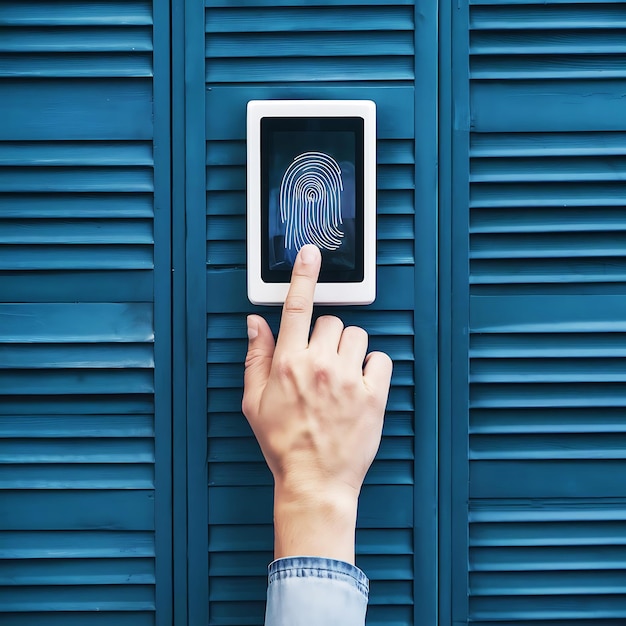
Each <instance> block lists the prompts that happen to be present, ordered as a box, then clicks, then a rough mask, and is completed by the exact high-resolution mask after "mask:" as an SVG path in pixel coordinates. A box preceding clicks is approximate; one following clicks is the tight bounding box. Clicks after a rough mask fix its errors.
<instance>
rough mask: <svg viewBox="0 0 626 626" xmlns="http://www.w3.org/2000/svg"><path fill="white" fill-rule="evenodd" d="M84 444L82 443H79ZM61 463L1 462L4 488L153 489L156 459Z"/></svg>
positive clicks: (1, 478) (1, 477) (1, 486)
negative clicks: (154, 460)
mask: <svg viewBox="0 0 626 626" xmlns="http://www.w3.org/2000/svg"><path fill="white" fill-rule="evenodd" d="M77 445H80V443H77ZM111 461H115V459H114V458H113V459H108V460H107V461H104V462H102V463H71V464H61V463H57V462H54V461H51V462H50V463H39V462H37V459H32V460H31V461H27V462H26V463H14V464H11V463H0V489H33V490H34V489H55V490H56V489H58V490H62V489H82V490H84V489H103V490H108V489H153V488H154V466H153V461H152V460H150V461H146V462H144V463H136V462H134V461H129V462H127V463H115V462H113V463H112V462H111Z"/></svg>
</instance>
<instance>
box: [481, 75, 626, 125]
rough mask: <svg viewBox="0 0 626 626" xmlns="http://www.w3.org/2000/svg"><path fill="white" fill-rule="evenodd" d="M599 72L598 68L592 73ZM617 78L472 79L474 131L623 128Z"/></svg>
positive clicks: (620, 87) (620, 86)
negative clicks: (549, 80) (547, 81)
mask: <svg viewBox="0 0 626 626" xmlns="http://www.w3.org/2000/svg"><path fill="white" fill-rule="evenodd" d="M598 74H600V72H598ZM625 89H626V81H624V80H623V79H614V80H610V79H603V78H601V77H600V76H596V77H595V79H594V80H593V81H592V82H591V83H587V82H586V81H584V80H567V79H564V80H561V81H559V82H558V85H554V86H552V88H548V89H547V88H546V86H545V84H544V83H543V81H531V80H519V81H479V80H477V81H474V83H473V86H472V90H471V107H472V111H473V112H474V113H473V115H472V123H473V128H474V130H475V131H476V132H541V131H548V132H557V131H559V132H570V131H575V132H580V131H613V130H615V131H623V130H624V121H623V108H622V102H621V98H622V96H623V94H624V93H625Z"/></svg>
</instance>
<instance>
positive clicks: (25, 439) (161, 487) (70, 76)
mask: <svg viewBox="0 0 626 626" xmlns="http://www.w3.org/2000/svg"><path fill="white" fill-rule="evenodd" d="M168 67H169V7H168V3H167V2H161V1H160V0H155V2H154V4H152V3H151V2H144V1H143V0H141V1H134V0H127V1H126V0H125V1H124V2H120V1H117V0H105V1H104V2H98V3H89V2H86V3H83V2H74V1H71V0H69V1H60V2H46V1H41V2H40V1H33V2H28V1H27V2H22V1H21V0H19V1H12V0H11V1H4V2H1V3H0V559H1V560H0V623H2V624H3V625H4V626H27V625H33V626H34V625H37V626H42V625H44V624H45V625H47V626H55V625H57V624H58V625H63V626H72V625H76V626H90V625H92V624H93V625H96V624H101V625H107V626H108V625H110V624H118V625H119V626H150V625H153V624H162V625H164V626H165V625H168V626H170V625H171V623H172V620H171V549H170V546H171V510H170V500H171V497H170V487H169V485H170V484H171V479H170V475H171V463H170V437H169V431H170V424H171V411H170V401H169V399H168V398H169V395H170V375H169V370H170V356H169V355H170V340H169V337H170V294H169V275H170V261H169V249H170V232H169V230H170V229H169V212H170V211H169V204H170V200H169V195H170V190H169V187H170V183H169V171H170V169H169V162H170V150H169V137H170V132H169V112H168V111H169V85H168V83H169V69H168ZM157 121H158V122H157ZM157 486H158V489H157Z"/></svg>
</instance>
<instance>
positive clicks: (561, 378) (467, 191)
mask: <svg viewBox="0 0 626 626" xmlns="http://www.w3.org/2000/svg"><path fill="white" fill-rule="evenodd" d="M463 4H464V5H465V6H463V7H458V9H457V10H455V11H454V12H453V13H447V12H445V11H444V14H445V15H444V19H443V20H442V24H443V27H444V29H446V32H449V33H450V36H449V39H448V42H449V44H450V45H449V48H448V49H449V50H451V56H449V57H447V58H446V57H443V58H442V59H441V65H440V67H441V71H442V75H443V76H444V80H443V83H444V84H446V83H448V84H449V85H450V87H449V88H448V89H446V90H445V91H446V93H445V94H442V96H443V97H442V106H444V107H448V108H446V110H447V114H448V118H447V120H446V119H442V127H443V128H445V126H447V125H448V124H449V127H450V129H451V130H450V131H448V132H445V131H444V132H445V135H444V136H445V137H446V138H447V139H448V140H449V141H450V144H449V145H451V146H452V155H453V158H452V160H451V161H450V162H449V164H448V165H445V166H444V167H446V168H447V169H448V172H447V175H448V176H449V178H446V179H445V180H446V181H447V182H448V183H449V184H450V188H451V189H452V194H447V192H446V191H443V194H444V195H443V196H442V203H441V210H442V216H449V218H450V220H451V223H452V226H453V228H452V234H451V237H450V238H449V240H448V243H447V245H448V246H449V248H448V250H449V251H450V254H451V258H452V260H451V263H450V272H449V276H450V278H449V280H450V283H449V284H450V286H451V290H450V294H451V295H450V296H449V297H448V298H449V299H448V298H446V299H447V301H448V302H449V303H450V313H449V314H448V315H449V317H448V318H449V319H451V326H450V328H451V331H450V334H449V337H450V345H451V349H450V351H449V352H448V353H447V354H445V353H442V354H441V355H440V356H441V359H440V363H442V364H444V363H445V360H446V358H447V357H449V358H450V363H451V364H452V365H451V367H449V368H448V373H447V374H445V376H447V377H448V379H449V380H450V381H451V383H450V387H449V390H450V397H451V398H452V402H451V403H448V401H447V400H446V401H445V402H446V404H448V409H447V410H448V411H449V413H448V415H447V416H446V412H445V411H444V410H442V411H441V413H440V416H441V421H442V429H441V435H442V437H443V438H449V440H450V442H451V446H452V447H451V448H450V450H449V452H448V453H447V454H446V463H445V470H444V471H445V473H446V475H447V476H449V477H450V479H451V483H452V485H453V488H452V492H451V498H450V500H449V501H447V502H446V501H445V500H442V501H441V504H442V507H443V508H442V510H441V514H442V517H441V519H442V521H444V520H445V521H444V523H443V525H442V529H443V532H442V535H441V541H442V552H441V554H442V558H443V559H446V560H447V559H449V560H450V562H451V564H452V570H451V571H450V572H449V575H448V576H447V577H444V579H443V581H442V587H441V590H442V592H443V593H442V594H441V612H440V617H441V623H445V624H450V623H453V624H461V623H463V624H465V623H468V622H469V623H473V624H477V625H481V626H486V625H487V624H490V625H494V624H499V625H503V624H507V625H510V624H528V625H530V624H533V625H535V624H536V625H545V624H568V625H572V626H573V625H578V624H587V623H589V624H594V625H598V626H609V625H610V626H615V625H616V624H622V623H626V578H625V572H626V551H625V548H624V545H625V544H626V524H625V522H626V508H625V504H626V500H625V497H626V480H625V478H626V463H625V461H624V458H625V449H626V448H625V446H624V444H625V443H626V439H625V438H624V433H625V428H626V412H625V406H626V396H625V395H624V392H625V387H624V381H625V370H624V363H625V361H624V357H625V356H626V353H625V351H624V346H623V344H622V338H623V337H624V335H623V333H624V330H625V329H626V326H625V320H626V316H625V314H626V290H625V287H626V283H625V280H626V273H625V271H624V270H625V268H626V266H625V264H624V254H625V250H626V247H625V246H624V244H625V243H626V236H625V233H626V221H625V220H626V210H625V206H626V205H625V203H624V199H625V193H624V191H625V186H624V180H625V172H626V169H625V167H624V166H625V164H626V161H625V157H626V143H625V138H626V134H625V131H626V107H625V105H624V94H626V80H625V78H626V70H625V68H626V65H625V60H626V57H625V56H624V54H625V52H626V48H625V47H624V35H625V34H626V31H625V30H624V29H625V27H626V3H624V2H589V1H587V2H585V1H581V2H579V1H567V2H566V1H556V2H537V1H529V0H506V1H505V0H500V1H495V0H472V1H471V2H469V3H463ZM467 5H469V6H467ZM448 27H450V28H449V29H448ZM447 60H449V61H450V63H449V65H448V64H446V61H447ZM446 67H449V68H451V70H446ZM448 81H449V82H448ZM446 99H447V100H446ZM442 149H443V148H442ZM442 156H443V155H442ZM446 160H447V159H446V158H445V157H444V158H443V159H442V162H445V161H446ZM442 188H443V185H442ZM442 223H444V220H443V219H442ZM446 254H447V252H446V250H445V249H442V252H441V257H440V259H441V260H442V263H443V262H444V259H445V256H446ZM444 293H445V292H444V290H443V289H442V294H444ZM444 297H445V296H444ZM441 314H442V316H446V315H447V314H446V310H445V307H442V311H441ZM455 318H456V321H455ZM443 327H444V326H443V324H442V328H443ZM444 367H445V366H444ZM444 372H445V370H444ZM468 380H469V388H468V387H467V381H468ZM445 396H446V394H445V390H444V393H442V395H441V397H445ZM443 408H444V405H442V409H443ZM441 449H445V448H444V447H443V446H442V448H441ZM442 486H443V485H442ZM447 520H451V522H448V521H447ZM444 567H445V566H444V564H443V563H442V564H441V568H442V572H443V571H444ZM450 599H452V601H450Z"/></svg>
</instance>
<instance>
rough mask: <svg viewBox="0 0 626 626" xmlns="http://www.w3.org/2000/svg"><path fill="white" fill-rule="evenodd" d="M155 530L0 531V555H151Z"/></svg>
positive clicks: (43, 556)
mask: <svg viewBox="0 0 626 626" xmlns="http://www.w3.org/2000/svg"><path fill="white" fill-rule="evenodd" d="M154 554H155V547H154V533H153V532H146V531H134V532H133V531H123V530H118V529H108V530H83V531H80V532H75V533H68V532H65V531H38V532H30V531H21V530H20V531H2V532H0V558H2V559H59V558H64V559H65V558H70V559H71V558H81V559H82V558H107V559H108V558H123V559H127V558H133V557H140V558H145V557H154Z"/></svg>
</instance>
